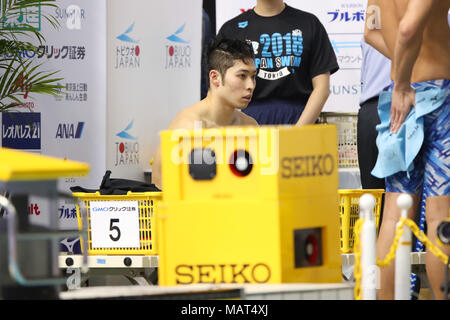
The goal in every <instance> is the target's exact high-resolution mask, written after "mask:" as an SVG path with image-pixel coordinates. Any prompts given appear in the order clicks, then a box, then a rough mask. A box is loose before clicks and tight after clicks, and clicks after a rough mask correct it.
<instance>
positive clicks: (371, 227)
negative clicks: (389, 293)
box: [359, 193, 377, 300]
mask: <svg viewBox="0 0 450 320" xmlns="http://www.w3.org/2000/svg"><path fill="white" fill-rule="evenodd" d="M359 207H360V213H361V214H360V217H362V218H364V223H363V225H362V230H361V247H362V251H361V268H362V279H361V286H362V288H361V289H362V299H363V300H376V299H377V290H376V289H377V265H376V233H377V227H376V224H375V215H374V214H373V208H374V207H375V197H374V196H373V195H371V194H369V193H365V194H363V195H362V197H361V198H360V200H359Z"/></svg>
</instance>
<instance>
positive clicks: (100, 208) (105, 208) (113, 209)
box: [90, 201, 139, 249]
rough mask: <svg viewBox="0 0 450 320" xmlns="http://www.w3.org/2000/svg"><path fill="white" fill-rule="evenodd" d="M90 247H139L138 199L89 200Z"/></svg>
mask: <svg viewBox="0 0 450 320" xmlns="http://www.w3.org/2000/svg"><path fill="white" fill-rule="evenodd" d="M90 217H91V239H92V248H93V249H100V248H139V203H138V201H90Z"/></svg>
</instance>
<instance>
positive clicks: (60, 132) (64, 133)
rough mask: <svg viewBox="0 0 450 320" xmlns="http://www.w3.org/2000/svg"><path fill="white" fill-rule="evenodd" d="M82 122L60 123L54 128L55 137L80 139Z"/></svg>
mask: <svg viewBox="0 0 450 320" xmlns="http://www.w3.org/2000/svg"><path fill="white" fill-rule="evenodd" d="M83 128H84V122H78V123H77V124H74V123H60V124H59V125H58V129H57V130H56V136H55V138H56V139H80V138H81V135H82V134H83Z"/></svg>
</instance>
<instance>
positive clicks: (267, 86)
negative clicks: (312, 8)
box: [217, 5, 339, 103]
mask: <svg viewBox="0 0 450 320" xmlns="http://www.w3.org/2000/svg"><path fill="white" fill-rule="evenodd" d="M217 37H218V38H231V39H240V40H247V41H251V42H252V45H253V49H254V51H255V66H256V68H257V69H258V75H257V80H256V88H255V92H254V94H253V98H252V101H255V102H256V101H258V100H266V99H282V100H292V101H302V102H305V103H306V101H307V100H308V98H309V95H310V94H311V92H312V89H313V87H312V78H314V77H315V76H317V75H320V74H323V73H326V72H330V73H331V74H333V73H334V72H336V71H337V70H338V69H339V65H338V63H337V60H336V55H335V53H334V50H333V47H332V46H331V43H330V40H329V38H328V34H327V32H326V30H325V28H324V27H323V25H322V23H321V22H320V21H319V19H317V17H316V16H314V15H313V14H311V13H308V12H305V11H301V10H298V9H295V8H292V7H290V6H288V5H286V7H285V9H284V10H283V11H282V12H281V13H280V14H278V15H276V16H273V17H263V16H259V15H257V14H256V13H255V11H254V10H249V11H246V12H244V13H242V14H240V15H239V16H237V17H235V18H233V19H231V20H229V21H227V22H226V23H225V24H224V25H223V26H222V28H221V29H220V30H219V33H218V35H217Z"/></svg>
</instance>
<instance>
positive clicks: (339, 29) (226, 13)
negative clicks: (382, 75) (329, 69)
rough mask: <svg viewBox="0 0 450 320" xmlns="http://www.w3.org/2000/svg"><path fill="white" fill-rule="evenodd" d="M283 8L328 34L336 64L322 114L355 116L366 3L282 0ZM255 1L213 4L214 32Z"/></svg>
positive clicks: (330, 0)
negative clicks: (308, 16)
mask: <svg viewBox="0 0 450 320" xmlns="http://www.w3.org/2000/svg"><path fill="white" fill-rule="evenodd" d="M285 3H286V4H288V5H290V6H292V7H294V8H297V9H300V10H303V11H307V12H310V13H312V14H314V15H316V16H317V18H319V20H320V21H321V22H322V24H323V25H324V27H325V29H326V30H327V32H328V35H329V38H330V41H331V43H332V45H333V48H334V50H335V53H336V57H337V60H338V63H339V67H340V69H339V71H338V72H336V73H335V74H334V75H332V76H331V81H330V97H329V98H328V101H327V103H326V104H325V107H324V109H323V111H330V112H356V111H358V109H359V97H360V95H361V83H360V76H361V71H360V68H361V60H362V54H361V48H360V42H361V38H362V36H363V32H364V17H365V9H366V3H367V0H348V1H346V0H339V1H337V0H320V1H311V0H286V1H285ZM255 4H256V1H255V0H233V1H216V30H217V32H218V31H219V30H220V27H221V26H222V25H223V24H224V23H225V22H226V21H228V20H229V19H231V18H234V17H235V16H237V15H238V14H240V13H242V12H243V11H245V10H248V9H251V8H253V7H254V6H255Z"/></svg>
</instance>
